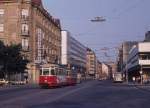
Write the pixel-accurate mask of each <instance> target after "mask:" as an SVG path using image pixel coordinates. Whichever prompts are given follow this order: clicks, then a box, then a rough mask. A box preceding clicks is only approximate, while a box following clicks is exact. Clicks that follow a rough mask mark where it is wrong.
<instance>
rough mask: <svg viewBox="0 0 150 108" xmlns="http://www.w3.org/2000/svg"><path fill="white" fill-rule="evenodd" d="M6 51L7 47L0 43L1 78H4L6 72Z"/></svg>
mask: <svg viewBox="0 0 150 108" xmlns="http://www.w3.org/2000/svg"><path fill="white" fill-rule="evenodd" d="M4 50H5V45H4V43H3V42H2V41H0V78H4V72H3V70H2V69H3V67H4V56H5V54H4V52H5V51H4Z"/></svg>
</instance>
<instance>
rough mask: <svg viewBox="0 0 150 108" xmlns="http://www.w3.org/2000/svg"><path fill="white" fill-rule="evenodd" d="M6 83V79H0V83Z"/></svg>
mask: <svg viewBox="0 0 150 108" xmlns="http://www.w3.org/2000/svg"><path fill="white" fill-rule="evenodd" d="M7 83H8V81H6V80H5V79H0V85H5V84H7Z"/></svg>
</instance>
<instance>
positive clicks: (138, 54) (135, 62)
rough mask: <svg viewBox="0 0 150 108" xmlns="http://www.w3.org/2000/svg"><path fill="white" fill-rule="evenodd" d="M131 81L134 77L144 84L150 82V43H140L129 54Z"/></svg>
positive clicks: (128, 67) (128, 70)
mask: <svg viewBox="0 0 150 108" xmlns="http://www.w3.org/2000/svg"><path fill="white" fill-rule="evenodd" d="M127 72H128V76H129V80H132V78H133V77H135V78H136V80H137V81H138V80H140V79H141V76H142V80H143V81H144V82H147V81H150V42H140V43H138V44H137V45H134V46H133V47H132V49H131V50H130V52H129V57H128V62H127Z"/></svg>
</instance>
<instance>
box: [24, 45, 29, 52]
mask: <svg viewBox="0 0 150 108" xmlns="http://www.w3.org/2000/svg"><path fill="white" fill-rule="evenodd" d="M22 51H23V52H29V51H30V49H29V46H22Z"/></svg>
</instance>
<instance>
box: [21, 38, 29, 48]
mask: <svg viewBox="0 0 150 108" xmlns="http://www.w3.org/2000/svg"><path fill="white" fill-rule="evenodd" d="M22 48H23V49H28V48H29V40H28V39H22Z"/></svg>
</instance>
